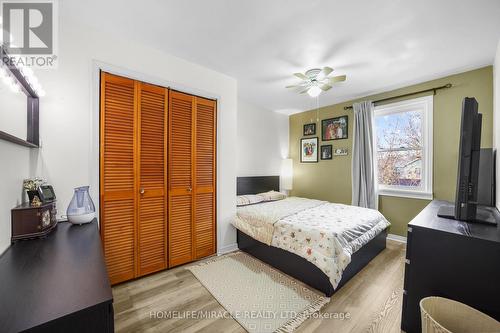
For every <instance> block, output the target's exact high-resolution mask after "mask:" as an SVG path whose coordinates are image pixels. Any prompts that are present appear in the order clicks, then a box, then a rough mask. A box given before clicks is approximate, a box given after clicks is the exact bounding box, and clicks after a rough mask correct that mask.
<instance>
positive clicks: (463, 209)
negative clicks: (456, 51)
mask: <svg viewBox="0 0 500 333" xmlns="http://www.w3.org/2000/svg"><path fill="white" fill-rule="evenodd" d="M481 125H482V115H481V114H480V113H479V112H478V103H477V101H476V99H475V98H473V97H472V98H471V97H466V98H464V100H463V103H462V118H461V125H460V148H459V153H458V175H457V188H456V195H455V205H454V207H450V206H446V205H445V206H442V207H441V208H440V209H439V212H438V216H440V217H446V218H452V219H455V220H460V221H468V222H477V223H488V224H496V221H495V216H494V214H493V212H492V211H491V210H490V209H487V208H486V207H482V206H478V190H479V173H480V163H479V160H480V156H481ZM493 165H494V164H493Z"/></svg>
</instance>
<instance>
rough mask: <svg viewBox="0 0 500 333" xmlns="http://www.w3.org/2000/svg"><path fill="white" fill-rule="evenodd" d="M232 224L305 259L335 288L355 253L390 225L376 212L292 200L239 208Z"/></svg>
mask: <svg viewBox="0 0 500 333" xmlns="http://www.w3.org/2000/svg"><path fill="white" fill-rule="evenodd" d="M233 225H234V226H235V227H236V228H238V229H239V230H241V231H242V232H244V233H245V234H247V235H249V236H251V237H253V238H254V239H256V240H258V241H260V242H262V243H264V244H267V245H270V246H275V247H278V248H281V249H283V250H286V251H289V252H292V253H294V254H296V255H299V256H301V257H303V258H305V259H306V260H308V261H309V262H311V263H312V264H314V265H315V266H317V267H318V268H319V269H321V271H323V273H325V274H326V275H327V276H328V278H329V279H330V282H331V284H332V286H333V287H334V288H336V287H337V285H338V284H339V282H340V280H341V278H342V273H343V271H344V270H345V268H346V267H347V265H348V264H349V263H350V262H351V256H352V254H353V253H355V252H356V251H357V250H359V249H360V248H361V247H362V246H363V245H365V244H366V243H368V242H369V241H370V240H372V239H373V238H374V237H375V236H377V235H378V234H379V233H380V232H381V231H383V230H384V229H386V228H387V227H388V226H389V225H390V223H389V222H388V221H387V220H386V219H385V217H384V216H383V215H382V214H381V213H380V212H378V211H377V210H373V209H368V208H362V207H355V206H349V205H343V204H337V203H330V202H326V201H321V200H313V199H306V198H298V197H289V198H286V199H284V200H279V201H274V202H265V203H259V204H255V205H249V206H244V207H238V208H237V214H236V217H235V219H234V221H233Z"/></svg>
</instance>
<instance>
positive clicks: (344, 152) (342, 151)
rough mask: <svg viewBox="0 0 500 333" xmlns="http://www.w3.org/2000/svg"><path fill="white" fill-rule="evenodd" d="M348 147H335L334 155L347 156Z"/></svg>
mask: <svg viewBox="0 0 500 333" xmlns="http://www.w3.org/2000/svg"><path fill="white" fill-rule="evenodd" d="M348 152H349V150H348V148H335V149H334V150H333V155H334V156H347V155H348Z"/></svg>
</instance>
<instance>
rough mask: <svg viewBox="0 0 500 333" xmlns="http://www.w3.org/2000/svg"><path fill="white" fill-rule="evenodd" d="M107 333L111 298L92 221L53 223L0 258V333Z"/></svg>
mask: <svg viewBox="0 0 500 333" xmlns="http://www.w3.org/2000/svg"><path fill="white" fill-rule="evenodd" d="M22 331H28V332H89V333H90V332H113V331H114V321H113V295H112V293H111V287H110V284H109V280H108V274H107V272H106V265H105V263H104V257H103V253H102V246H101V239H100V237H99V230H98V226H97V221H96V220H94V222H92V223H89V224H87V225H81V226H73V225H71V224H69V223H67V222H64V223H59V224H58V226H57V227H56V229H55V230H54V231H53V232H52V233H50V234H49V235H47V237H46V238H43V239H35V240H25V241H18V242H16V243H14V244H13V245H12V246H11V247H10V248H9V249H7V251H5V253H4V254H3V255H2V256H1V257H0V332H2V333H9V332H22Z"/></svg>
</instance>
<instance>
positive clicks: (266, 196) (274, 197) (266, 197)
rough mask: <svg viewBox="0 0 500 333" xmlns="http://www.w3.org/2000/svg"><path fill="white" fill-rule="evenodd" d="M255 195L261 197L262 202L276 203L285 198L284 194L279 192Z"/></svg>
mask: <svg viewBox="0 0 500 333" xmlns="http://www.w3.org/2000/svg"><path fill="white" fill-rule="evenodd" d="M257 195H260V196H261V197H263V198H264V201H276V200H283V199H285V198H286V194H284V193H281V192H276V191H269V192H264V193H259V194H257Z"/></svg>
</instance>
